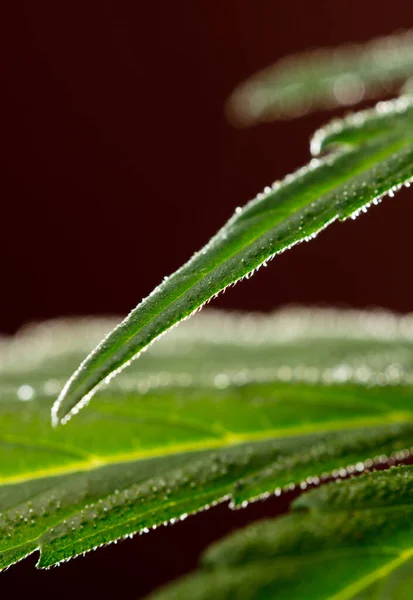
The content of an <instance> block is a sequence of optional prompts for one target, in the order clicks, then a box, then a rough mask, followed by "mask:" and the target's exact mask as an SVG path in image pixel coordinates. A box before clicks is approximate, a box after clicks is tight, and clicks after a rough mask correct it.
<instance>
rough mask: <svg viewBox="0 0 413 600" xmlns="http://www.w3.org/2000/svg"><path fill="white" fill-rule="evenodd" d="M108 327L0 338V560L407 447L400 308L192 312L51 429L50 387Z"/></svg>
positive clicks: (408, 349)
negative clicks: (88, 403) (67, 421)
mask: <svg viewBox="0 0 413 600" xmlns="http://www.w3.org/2000/svg"><path fill="white" fill-rule="evenodd" d="M112 326H113V322H112V321H102V322H99V321H97V322H95V321H93V320H83V321H80V322H76V321H73V322H68V323H64V322H53V323H50V324H45V325H38V326H36V327H35V328H34V329H32V330H29V331H27V332H25V333H23V334H21V335H20V336H17V338H15V339H11V340H9V339H3V340H0V372H1V384H0V512H1V517H0V568H5V567H7V566H8V565H10V564H12V563H14V562H16V561H17V560H19V559H21V558H23V557H24V556H26V555H28V554H30V553H32V552H34V551H36V550H40V553H41V554H40V559H39V566H41V567H48V566H51V565H53V564H57V563H59V562H60V561H62V560H66V559H69V558H71V557H73V556H76V555H78V554H80V553H84V552H86V551H88V550H90V549H92V548H95V547H97V546H99V545H101V544H105V543H109V542H112V541H114V540H117V539H119V538H122V537H125V536H129V535H132V534H134V533H136V532H144V531H147V530H148V529H149V528H151V527H155V526H158V525H160V524H162V523H167V522H173V521H174V520H176V519H179V518H185V516H186V515H187V514H190V513H193V512H195V511H198V510H200V509H203V508H205V507H206V506H208V505H210V504H213V503H215V502H220V501H224V500H225V499H227V500H231V502H232V503H233V504H234V505H238V506H239V505H243V503H245V502H248V501H250V500H251V499H254V498H259V497H265V496H266V495H267V494H268V493H273V492H274V491H275V493H277V494H280V493H282V490H283V489H284V488H285V487H286V488H290V487H292V486H294V485H300V486H301V488H302V489H305V488H306V487H307V485H308V484H309V483H311V482H317V481H319V479H320V478H326V477H327V475H328V474H331V473H333V475H334V476H335V477H339V476H345V475H347V474H348V473H354V472H358V471H363V469H365V468H366V467H371V466H373V465H374V464H375V463H377V464H382V463H386V464H391V463H392V462H394V461H397V460H400V459H403V458H405V457H406V456H407V455H408V454H409V449H410V448H411V447H413V423H412V417H413V407H412V399H411V384H412V382H413V352H412V350H413V318H412V317H403V318H396V317H395V316H393V315H391V314H387V313H377V314H371V315H368V314H366V313H357V312H348V313H343V314H341V313H336V312H334V311H313V312H306V311H302V310H290V311H284V312H281V313H279V314H276V315H273V316H254V317H253V316H250V315H244V316H243V315H224V314H220V313H215V312H213V311H212V312H211V311H205V313H202V314H200V315H198V316H197V317H195V318H194V319H193V320H191V321H188V322H186V323H184V324H183V325H182V327H181V328H178V329H176V330H175V331H174V332H171V335H170V336H167V337H165V338H163V339H162V340H161V341H160V342H159V344H157V345H156V346H154V347H152V348H151V349H150V350H149V351H148V352H147V353H146V354H145V355H144V356H142V358H141V360H140V361H139V364H138V363H135V364H133V365H132V366H131V369H130V370H129V371H127V372H125V373H123V374H122V375H120V377H119V378H117V379H116V380H114V381H113V382H112V383H111V385H110V386H108V387H107V388H105V390H104V391H103V390H101V391H100V392H99V393H98V394H97V396H96V398H95V402H94V403H93V407H91V409H90V410H88V411H84V412H83V413H82V414H80V415H79V417H78V418H77V419H75V420H74V422H73V423H72V424H71V426H70V427H64V428H59V429H58V430H56V429H53V428H51V427H50V423H49V407H50V399H51V397H52V396H53V395H54V394H55V393H56V390H58V389H59V387H61V386H62V384H63V382H64V380H65V378H66V376H67V371H68V370H70V369H71V368H72V367H73V365H74V364H76V363H77V362H78V360H79V356H81V355H82V354H83V353H84V352H86V351H87V350H88V349H89V348H90V347H93V345H94V344H95V343H96V340H97V339H99V338H100V337H101V336H102V335H103V333H104V332H105V331H107V330H109V329H111V327H112ZM137 373H139V377H137Z"/></svg>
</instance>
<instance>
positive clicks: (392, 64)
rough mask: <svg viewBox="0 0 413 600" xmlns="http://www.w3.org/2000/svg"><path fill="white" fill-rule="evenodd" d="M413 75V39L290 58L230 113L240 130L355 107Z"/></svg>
mask: <svg viewBox="0 0 413 600" xmlns="http://www.w3.org/2000/svg"><path fill="white" fill-rule="evenodd" d="M412 75H413V34H412V31H411V30H409V31H405V32H402V33H398V34H394V35H392V36H387V37H384V38H379V39H375V40H372V41H370V42H368V43H365V44H347V45H345V46H341V47H338V48H321V49H317V50H311V51H308V52H304V53H302V54H297V55H295V56H294V55H292V56H288V57H286V58H283V59H281V60H279V61H278V62H277V63H275V65H273V66H271V67H267V68H266V69H264V70H262V71H260V72H259V73H257V74H255V75H253V76H252V77H250V78H249V79H248V80H247V81H246V82H244V83H242V84H240V85H239V86H238V87H237V88H236V89H235V91H234V92H233V94H232V95H231V97H230V99H229V101H228V113H229V116H230V117H231V119H232V120H234V121H235V122H236V123H238V124H240V125H250V124H251V123H256V122H259V121H270V120H273V119H280V118H286V117H296V116H299V115H302V114H305V113H307V112H310V111H314V110H319V109H326V108H333V107H335V106H349V105H354V104H357V103H358V102H360V101H362V100H365V99H369V98H378V97H383V96H385V95H388V94H389V93H390V92H394V91H395V90H397V89H398V88H399V89H400V87H402V85H403V83H404V82H405V81H407V80H408V79H409V78H410V77H412Z"/></svg>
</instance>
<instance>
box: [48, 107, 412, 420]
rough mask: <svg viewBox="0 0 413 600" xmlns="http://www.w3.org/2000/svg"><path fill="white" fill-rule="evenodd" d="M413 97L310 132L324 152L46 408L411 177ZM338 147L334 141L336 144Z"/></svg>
mask: <svg viewBox="0 0 413 600" xmlns="http://www.w3.org/2000/svg"><path fill="white" fill-rule="evenodd" d="M412 124H413V100H410V99H407V98H401V99H399V100H397V101H393V102H388V103H381V104H379V105H378V107H377V108H376V109H374V110H369V111H365V112H362V113H359V114H357V115H354V116H352V117H348V118H347V119H344V120H342V121H336V122H334V123H333V124H332V125H331V126H330V127H327V128H326V129H323V130H321V131H319V132H317V133H316V135H315V137H314V140H313V143H312V151H313V153H318V152H319V151H326V150H328V149H335V150H336V151H335V152H334V153H332V154H330V155H327V156H326V157H325V158H321V159H313V160H312V161H311V162H310V164H309V165H308V166H307V167H305V168H303V169H301V170H299V171H297V172H296V173H294V174H292V175H289V176H287V177H286V178H285V180H284V181H282V182H281V183H278V182H277V183H275V184H274V185H273V186H272V187H271V188H266V189H265V190H264V192H263V193H262V194H259V195H258V196H257V198H256V199H255V200H253V201H252V202H250V203H249V204H247V205H246V206H245V207H244V208H243V209H241V208H238V209H236V211H235V214H234V216H233V217H232V218H231V219H230V220H229V221H228V223H227V224H226V225H224V227H223V228H222V229H221V230H220V231H219V232H218V233H217V234H216V235H215V236H214V237H213V238H212V239H211V241H210V242H209V243H208V244H207V245H206V246H205V247H204V248H203V249H202V250H201V251H200V252H198V253H197V254H195V255H194V256H193V257H192V258H191V259H190V260H189V262H187V263H186V264H185V265H184V266H183V267H181V268H180V269H179V270H178V271H176V272H175V273H174V274H173V275H172V276H171V277H169V279H166V280H165V281H164V282H163V283H162V284H161V285H160V286H159V287H157V288H156V289H155V290H154V291H153V292H152V293H151V294H150V295H149V296H148V297H147V298H146V299H145V300H143V301H142V302H141V303H140V304H139V305H138V306H137V307H136V308H135V309H134V310H133V311H132V312H131V313H130V314H129V315H128V316H127V317H126V319H125V320H124V321H123V322H122V323H120V325H118V326H117V327H115V329H114V330H113V331H112V332H111V333H110V334H109V335H108V336H107V337H106V338H105V339H104V340H103V341H102V342H101V343H100V344H99V345H98V346H97V347H96V348H95V350H94V351H93V352H92V353H91V354H90V355H89V356H88V357H87V358H86V359H85V360H84V361H83V362H82V363H81V365H80V367H79V368H78V369H77V371H75V373H74V374H73V375H72V377H71V378H70V380H69V381H68V383H67V384H66V385H65V387H64V389H63V391H62V393H61V395H60V397H59V399H58V401H57V402H56V403H55V405H54V407H53V411H52V418H53V422H54V423H55V424H57V423H58V422H59V421H66V420H67V419H68V418H69V417H70V416H71V415H72V414H74V413H76V412H78V410H79V408H80V407H81V406H83V405H84V404H85V403H86V402H87V401H88V400H89V399H90V397H91V395H92V394H93V393H94V392H95V391H96V389H97V388H98V386H99V385H101V384H102V383H103V382H104V381H108V380H109V379H110V378H111V377H112V376H113V375H115V374H116V373H118V372H119V371H120V370H122V369H123V368H124V367H125V366H127V365H128V364H129V362H130V361H131V360H132V359H133V358H136V357H137V356H138V355H139V354H140V353H141V352H142V351H143V350H145V349H146V348H147V347H148V346H149V345H150V344H151V343H152V342H153V341H154V340H156V339H157V338H158V337H159V336H161V335H162V334H163V333H165V332H166V331H167V330H168V329H170V328H171V327H172V326H174V325H176V324H177V323H179V322H180V321H182V320H183V319H185V318H187V317H189V316H191V315H192V314H193V313H194V312H195V311H196V310H198V309H199V308H200V307H202V305H203V304H204V303H205V302H207V301H208V300H210V299H211V298H212V297H213V296H215V295H216V294H218V293H219V292H220V291H222V290H223V289H225V288H226V287H227V286H229V285H231V284H233V283H235V282H237V281H239V280H240V279H242V278H243V277H245V276H248V275H250V274H252V273H253V272H254V271H255V270H256V269H257V268H258V267H259V266H261V265H262V264H266V261H268V260H269V259H271V258H272V257H273V256H274V255H275V254H277V253H279V252H281V251H283V250H285V249H286V248H290V247H291V246H293V245H294V244H296V243H298V242H300V241H302V240H306V239H310V238H311V237H313V236H314V235H316V234H317V233H318V232H319V231H320V230H321V229H323V228H324V227H326V226H327V225H328V224H330V223H331V222H333V221H334V220H336V219H346V218H347V217H349V216H353V217H354V216H356V215H357V214H358V213H359V212H360V211H361V210H366V208H367V206H369V204H371V203H372V202H375V203H377V202H378V201H379V200H380V199H381V197H382V196H383V195H384V194H386V193H387V192H390V193H391V194H392V193H393V191H394V190H395V189H397V188H398V186H400V185H401V184H403V183H405V184H407V185H408V184H409V181H410V179H411V178H412V176H413V127H412ZM337 148H338V149H339V150H337Z"/></svg>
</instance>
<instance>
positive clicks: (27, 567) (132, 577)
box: [0, 0, 413, 598]
mask: <svg viewBox="0 0 413 600" xmlns="http://www.w3.org/2000/svg"><path fill="white" fill-rule="evenodd" d="M3 11H5V13H4V14H3V15H2V18H1V25H0V28H1V32H0V47H1V56H0V61H1V62H0V78H1V79H0V81H1V96H0V102H1V105H2V106H1V113H0V114H1V121H2V124H1V130H0V132H1V135H0V140H1V143H0V147H1V152H2V154H3V153H4V155H3V156H2V158H1V162H0V169H1V176H0V186H1V188H2V189H1V215H2V219H1V237H0V257H1V259H0V260H1V284H2V294H1V298H2V310H1V313H0V331H4V332H12V331H15V330H16V329H17V328H18V327H19V326H21V325H22V324H23V323H25V322H27V321H29V320H33V319H43V318H47V317H53V316H57V315H62V314H63V315H66V314H98V313H119V314H123V313H125V312H127V311H128V310H129V309H131V308H132V307H133V306H134V305H135V304H136V303H137V301H138V300H140V299H141V298H142V296H145V295H146V294H148V293H149V292H150V291H151V289H152V288H153V287H154V286H155V285H156V284H157V283H159V282H160V280H161V279H162V277H163V276H164V275H166V274H169V273H170V272H172V271H173V270H174V269H175V268H177V267H178V266H180V265H181V264H182V262H183V261H185V260H186V259H187V258H188V257H189V256H190V254H191V253H192V252H193V251H195V250H197V249H198V248H199V247H200V246H201V245H202V244H203V243H204V242H205V241H206V240H207V239H208V237H209V236H210V235H211V234H212V233H214V232H215V231H216V230H217V229H218V227H219V226H220V225H221V224H222V223H223V221H224V220H226V219H227V218H228V217H229V216H230V215H231V214H232V212H233V209H234V207H235V206H237V205H239V204H243V203H244V202H246V201H247V200H248V199H249V198H250V197H252V196H253V195H255V193H256V192H257V191H259V190H260V189H261V188H263V187H264V186H265V185H267V184H268V183H270V182H271V181H273V180H274V179H277V178H279V177H281V176H283V175H284V174H285V173H286V172H288V171H290V170H292V169H294V168H296V167H297V166H299V165H301V164H303V163H304V162H306V160H307V158H308V138H309V136H310V134H311V132H312V131H313V130H314V129H315V128H316V127H317V126H318V125H320V124H321V123H322V122H324V121H325V120H326V119H327V118H328V116H327V115H325V114H318V115H315V116H311V117H305V118H303V119H301V120H299V121H297V122H293V121H291V122H282V123H275V124H271V125H265V126H259V127H257V128H255V129H250V130H236V129H233V128H231V126H230V125H229V124H228V123H227V122H226V120H225V117H224V114H223V110H222V107H223V103H224V101H225V99H226V97H227V96H228V94H229V93H230V92H231V90H232V89H233V87H234V86H235V85H236V84H237V83H238V82H239V81H240V80H242V79H243V78H245V77H246V76H248V75H249V74H251V73H252V72H254V71H255V70H257V69H259V68H261V67H263V66H265V65H267V64H268V63H270V62H272V61H273V60H275V59H277V58H279V57H281V56H283V55H285V54H288V53H291V52H294V51H297V50H301V49H306V48H308V47H315V46H319V45H336V44H339V43H342V42H345V41H362V40H365V39H368V38H370V37H373V36H377V35H382V34H386V33H389V32H392V31H393V30H396V29H399V28H405V27H409V26H411V25H412V23H413V5H412V3H411V1H410V0H407V1H405V2H401V1H399V0H394V1H393V2H391V3H388V2H384V1H383V0H379V1H377V0H376V1H373V0H347V1H346V2H333V1H331V0H330V1H321V0H315V1H312V2H305V1H303V0H301V1H298V0H289V1H288V2H280V1H278V0H272V1H270V0H181V1H178V2H169V1H166V0H163V1H158V2H155V1H152V2H144V1H143V0H134V1H133V0H118V1H114V0H112V1H106V0H98V1H92V0H82V1H78V2H75V1H61V2H56V1H55V0H50V1H41V0H39V1H37V2H31V1H27V2H19V1H17V0H16V1H15V2H13V3H10V5H9V6H8V7H7V8H3ZM411 200H412V192H408V191H403V192H401V193H400V194H399V195H398V196H396V198H394V199H393V200H390V199H388V200H386V201H385V202H384V203H383V205H382V206H381V207H380V208H378V209H372V210H371V211H370V212H369V214H368V215H367V216H364V217H363V218H361V219H359V220H358V221H357V222H355V223H353V222H351V223H344V224H337V225H334V226H332V227H331V228H329V229H328V230H327V231H326V232H324V233H323V234H321V235H320V237H319V238H318V239H317V240H315V241H314V242H312V243H311V244H303V245H301V246H298V247H296V248H295V249H293V250H292V251H290V252H288V253H285V254H283V255H282V256H280V257H278V258H277V259H276V260H275V261H274V262H273V263H272V264H271V266H270V267H269V268H268V269H264V270H261V271H260V273H259V274H258V275H257V276H256V277H254V278H253V279H252V280H249V281H246V282H244V283H243V284H242V285H239V286H237V287H236V288H235V289H234V290H231V291H229V292H227V294H225V295H224V296H222V297H221V298H220V299H219V300H218V301H217V303H216V305H220V306H224V307H228V308H243V309H254V310H270V309H272V308H274V307H276V306H279V305H281V304H284V303H288V302H300V303H312V304H335V305H352V306H358V307H364V306H371V305H380V306H383V307H387V308H391V309H394V310H397V311H409V310H412V309H413V298H412V291H411V286H410V252H411V251H410V239H411V238H410V232H411V222H412V217H413V205H412V203H411ZM278 509H279V505H278V504H277V503H276V502H275V501H274V500H272V501H271V502H270V503H267V504H263V505H259V506H258V507H255V508H252V509H250V512H247V513H244V514H243V515H241V514H238V515H236V516H234V515H230V514H229V513H228V511H227V510H226V509H225V508H223V507H221V508H218V509H216V510H215V511H212V512H211V513H209V514H208V515H202V516H200V517H195V518H192V519H189V520H188V521H186V522H185V523H182V524H180V525H178V526H176V527H175V528H169V529H164V530H159V531H157V532H153V533H151V534H149V535H148V536H145V537H139V538H136V539H135V540H133V541H128V542H125V543H123V544H122V545H120V546H114V547H111V548H107V549H105V550H101V551H100V552H98V553H97V554H91V555H89V556H88V557H87V558H86V559H84V560H77V561H74V562H72V563H70V564H68V565H65V566H62V567H61V568H59V570H54V571H53V572H52V573H35V572H34V570H33V567H32V565H33V563H34V561H33V559H29V560H28V561H26V562H25V563H22V564H21V565H19V566H16V567H13V568H12V569H11V570H10V571H8V573H7V574H6V575H3V584H5V585H6V586H7V585H10V590H13V593H14V594H15V595H16V597H19V595H20V593H23V590H27V587H28V586H30V587H31V589H32V591H33V590H36V591H39V593H43V595H44V596H46V597H49V596H50V597H52V595H53V596H54V597H55V596H56V594H59V595H60V597H69V596H72V595H74V594H77V595H78V597H79V596H80V597H86V592H87V591H88V592H90V591H93V592H95V593H96V594H97V593H99V594H100V595H102V596H104V597H110V596H112V595H113V594H114V593H115V590H116V589H117V587H118V586H119V585H121V586H122V588H123V589H124V590H126V589H128V590H129V592H128V593H129V594H132V595H133V597H135V598H140V597H142V595H143V594H144V593H145V592H147V591H149V590H150V588H151V587H152V586H153V585H155V584H158V583H160V582H162V581H165V580H167V579H168V578H170V577H172V576H174V575H177V574H178V573H180V572H182V571H185V570H186V569H188V568H190V567H192V566H193V565H194V564H195V563H196V559H197V555H198V553H199V551H200V549H201V548H202V547H203V545H205V543H206V542H207V541H209V540H210V539H213V538H214V537H217V536H218V535H220V534H222V533H223V532H224V531H226V530H229V529H231V527H233V526H235V525H237V524H240V523H241V522H242V521H246V520H248V518H250V517H252V516H259V515H263V514H271V513H273V512H275V511H277V510H278ZM83 586H86V587H83ZM40 590H42V591H41V592H40Z"/></svg>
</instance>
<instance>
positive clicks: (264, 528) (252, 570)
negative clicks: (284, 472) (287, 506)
mask: <svg viewBox="0 0 413 600" xmlns="http://www.w3.org/2000/svg"><path fill="white" fill-rule="evenodd" d="M412 567H413V467H398V468H393V469H390V470H388V471H384V472H375V473H371V474H368V475H362V476H361V477H359V478H357V479H353V480H348V481H337V482H334V483H331V484H328V485H326V486H323V487H320V488H318V489H315V490H312V491H309V492H308V493H306V494H303V495H302V496H301V497H300V498H298V499H297V500H296V501H295V502H294V503H293V510H292V513H291V514H289V515H288V516H285V517H281V518H279V519H274V520H269V521H261V522H258V523H256V524H254V525H252V526H249V527H248V528H246V529H243V530H241V531H239V532H237V533H235V534H233V535H231V536H229V537H227V538H226V539H224V540H222V541H220V542H218V543H216V544H215V545H213V546H212V547H210V548H209V549H208V550H207V551H206V553H205V554H204V556H203V559H202V566H201V569H200V570H199V572H198V573H196V574H194V575H192V576H189V577H187V578H186V579H183V580H182V581H180V582H178V583H177V584H175V585H172V586H171V587H170V588H166V589H165V590H162V591H160V592H159V593H156V594H154V595H153V596H151V598H153V599H154V600H155V598H156V599H157V600H177V599H178V598H179V600H186V599H188V600H189V599H191V600H204V599H207V598H214V599H216V600H224V599H225V600H226V599H230V598H237V600H269V599H271V598H277V600H278V599H279V600H284V599H285V600H287V599H288V600H289V599H290V598H297V599H298V598H305V600H390V599H391V600H410V598H411V597H412V586H413V570H412Z"/></svg>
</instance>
